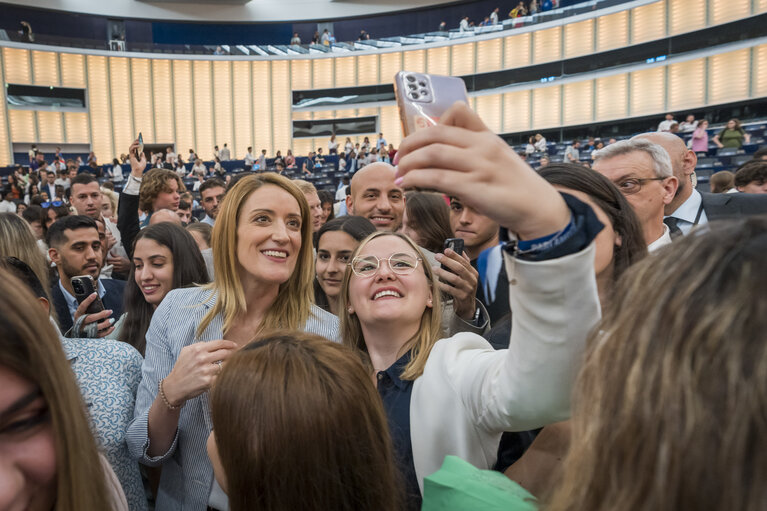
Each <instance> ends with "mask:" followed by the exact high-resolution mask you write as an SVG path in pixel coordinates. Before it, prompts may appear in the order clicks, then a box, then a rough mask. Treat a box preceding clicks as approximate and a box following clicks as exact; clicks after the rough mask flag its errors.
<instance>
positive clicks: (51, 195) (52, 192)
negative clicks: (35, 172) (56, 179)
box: [39, 183, 56, 201]
mask: <svg viewBox="0 0 767 511" xmlns="http://www.w3.org/2000/svg"><path fill="white" fill-rule="evenodd" d="M39 190H40V192H41V193H42V192H45V193H47V194H48V200H50V201H52V200H54V199H55V198H56V185H49V184H48V183H45V184H44V185H40V187H39Z"/></svg>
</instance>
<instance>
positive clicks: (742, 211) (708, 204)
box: [700, 192, 767, 221]
mask: <svg viewBox="0 0 767 511" xmlns="http://www.w3.org/2000/svg"><path fill="white" fill-rule="evenodd" d="M700 196H701V197H702V198H703V211H705V212H706V218H708V220H709V221H712V220H724V219H727V218H737V217H741V216H748V215H763V214H766V213H767V194H765V195H762V194H756V193H706V192H700Z"/></svg>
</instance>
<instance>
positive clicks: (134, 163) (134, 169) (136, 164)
mask: <svg viewBox="0 0 767 511" xmlns="http://www.w3.org/2000/svg"><path fill="white" fill-rule="evenodd" d="M138 146H139V143H138V139H136V140H134V141H133V143H132V144H131V145H130V149H128V158H130V173H131V175H132V176H133V177H135V178H138V179H141V176H143V175H144V169H146V154H144V153H143V152H142V153H141V154H140V155H139V158H140V159H136V152H137V151H138Z"/></svg>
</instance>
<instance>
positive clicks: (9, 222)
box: [0, 213, 50, 301]
mask: <svg viewBox="0 0 767 511" xmlns="http://www.w3.org/2000/svg"><path fill="white" fill-rule="evenodd" d="M0 256H5V257H15V258H16V259H19V260H21V261H24V262H25V263H27V264H28V265H29V267H30V268H32V271H34V272H35V275H36V276H37V278H38V279H40V282H41V283H42V284H43V289H45V293H46V295H47V297H48V301H50V278H49V277H50V275H49V273H48V262H47V261H46V260H45V256H44V255H43V253H42V252H41V251H40V248H39V246H38V244H37V240H35V235H34V234H33V233H32V230H31V229H30V227H29V224H28V223H27V222H26V221H25V220H24V219H23V218H21V217H20V216H18V215H14V214H13V213H0Z"/></svg>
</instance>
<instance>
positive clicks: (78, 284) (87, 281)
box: [70, 275, 104, 314]
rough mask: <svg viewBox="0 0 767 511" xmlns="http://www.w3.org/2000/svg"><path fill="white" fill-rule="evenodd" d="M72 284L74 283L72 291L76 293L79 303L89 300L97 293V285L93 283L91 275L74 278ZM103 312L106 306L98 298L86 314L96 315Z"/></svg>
mask: <svg viewBox="0 0 767 511" xmlns="http://www.w3.org/2000/svg"><path fill="white" fill-rule="evenodd" d="M70 282H72V290H73V291H74V292H75V298H76V299H77V303H83V300H85V299H86V298H88V297H89V296H90V295H92V294H93V293H94V292H95V291H96V285H95V284H94V282H93V277H91V276H90V275H80V276H78V277H72V279H71V280H70ZM103 310H104V304H103V303H101V298H99V297H98V296H97V297H96V299H95V300H94V301H93V303H91V304H90V305H89V306H88V309H87V310H86V311H85V313H86V314H96V313H97V312H101V311H103Z"/></svg>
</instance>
